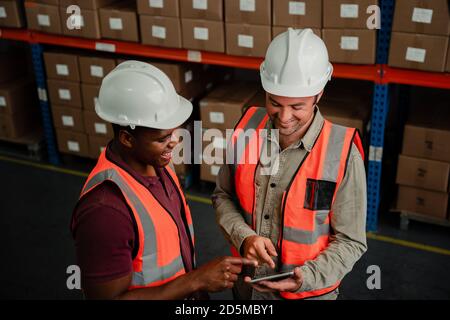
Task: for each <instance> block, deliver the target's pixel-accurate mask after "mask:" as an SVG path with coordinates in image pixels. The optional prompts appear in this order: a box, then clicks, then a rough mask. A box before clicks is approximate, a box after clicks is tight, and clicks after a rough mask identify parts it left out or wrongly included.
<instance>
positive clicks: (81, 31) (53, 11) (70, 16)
mask: <svg viewBox="0 0 450 320" xmlns="http://www.w3.org/2000/svg"><path fill="white" fill-rule="evenodd" d="M115 1H117V0H31V1H28V0H27V1H25V11H26V16H27V22H28V28H29V29H31V30H36V31H41V32H47V33H55V34H63V35H67V36H75V37H83V38H89V39H100V38H101V36H102V33H101V31H100V17H99V9H100V8H102V7H104V6H108V5H110V4H112V3H114V2H115ZM78 9H79V11H78Z"/></svg>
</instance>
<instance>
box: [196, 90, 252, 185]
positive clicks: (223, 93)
mask: <svg viewBox="0 0 450 320" xmlns="http://www.w3.org/2000/svg"><path fill="white" fill-rule="evenodd" d="M256 93H257V86H256V84H253V83H233V84H223V85H221V86H219V87H217V88H216V89H214V90H213V91H212V92H211V93H210V94H208V95H207V96H206V97H205V98H204V99H202V100H201V101H200V119H201V121H202V127H203V130H204V136H203V140H204V141H203V148H202V155H201V156H200V157H199V159H200V160H201V166H200V179H201V180H202V181H210V182H215V181H216V177H217V174H218V173H219V169H220V166H221V164H223V163H225V162H226V157H225V151H226V145H227V133H226V130H227V129H229V130H232V129H234V127H235V125H236V124H237V122H238V121H239V119H240V118H241V116H242V113H243V110H244V108H245V107H247V105H248V103H249V101H250V100H251V99H252V98H253V97H254V96H255V94H256ZM211 129H214V130H211Z"/></svg>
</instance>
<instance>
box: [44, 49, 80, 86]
mask: <svg viewBox="0 0 450 320" xmlns="http://www.w3.org/2000/svg"><path fill="white" fill-rule="evenodd" d="M44 61H45V71H46V73H47V78H48V79H56V80H65V81H73V82H79V81H80V68H79V65H78V57H77V56H76V55H75V54H69V53H60V52H44Z"/></svg>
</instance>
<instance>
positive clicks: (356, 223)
mask: <svg viewBox="0 0 450 320" xmlns="http://www.w3.org/2000/svg"><path fill="white" fill-rule="evenodd" d="M366 188H367V187H366V171H365V168H364V161H363V160H362V157H361V155H360V153H359V151H358V149H357V148H356V147H355V146H354V145H353V146H352V150H351V152H350V158H349V161H348V167H347V171H346V174H345V177H344V179H343V181H342V183H341V185H340V187H339V189H338V191H337V194H336V199H335V201H334V203H333V206H332V215H331V219H330V226H331V229H332V235H331V239H330V243H329V246H328V247H327V248H326V249H325V250H324V251H323V252H322V253H321V254H320V255H319V256H317V258H316V259H315V260H311V261H307V262H306V263H305V264H304V265H303V266H302V267H301V272H302V275H303V284H302V286H301V287H300V289H299V290H298V292H304V291H312V290H318V289H323V288H328V287H331V286H333V285H334V284H336V282H338V281H341V280H342V279H343V278H344V276H345V275H346V274H347V273H349V272H350V271H351V270H352V268H353V266H354V264H355V263H356V262H357V261H358V260H359V259H360V258H361V256H362V255H363V254H364V253H365V252H366V251H367V240H366V211H367V192H366Z"/></svg>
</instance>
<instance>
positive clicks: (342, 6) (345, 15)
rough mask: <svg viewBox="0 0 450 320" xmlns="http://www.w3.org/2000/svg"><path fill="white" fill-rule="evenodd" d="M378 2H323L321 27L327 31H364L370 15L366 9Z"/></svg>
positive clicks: (324, 0) (373, 0) (349, 0)
mask: <svg viewBox="0 0 450 320" xmlns="http://www.w3.org/2000/svg"><path fill="white" fill-rule="evenodd" d="M372 5H378V0H323V27H324V28H327V29H365V30H367V20H368V19H369V18H370V17H371V15H372V14H370V13H367V8H368V7H369V6H372Z"/></svg>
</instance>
